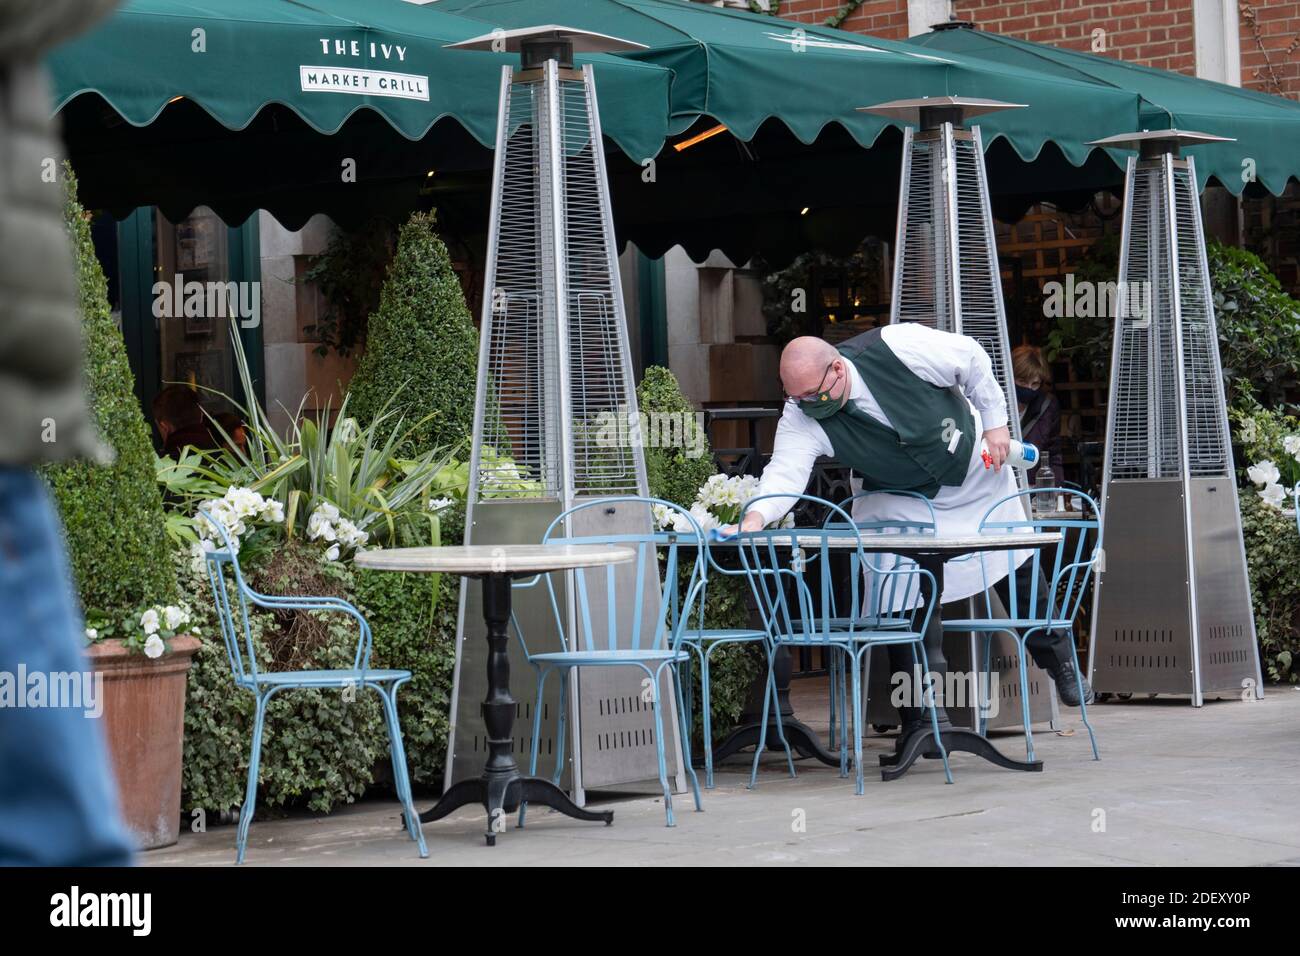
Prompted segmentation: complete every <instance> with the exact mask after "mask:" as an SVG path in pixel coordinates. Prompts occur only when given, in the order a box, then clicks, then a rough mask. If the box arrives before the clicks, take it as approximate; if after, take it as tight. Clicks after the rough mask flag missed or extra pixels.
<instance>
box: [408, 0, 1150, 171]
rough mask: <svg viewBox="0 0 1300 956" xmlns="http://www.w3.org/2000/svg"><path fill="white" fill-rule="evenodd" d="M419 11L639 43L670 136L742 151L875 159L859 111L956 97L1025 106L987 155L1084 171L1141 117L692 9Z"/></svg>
mask: <svg viewBox="0 0 1300 956" xmlns="http://www.w3.org/2000/svg"><path fill="white" fill-rule="evenodd" d="M421 9H422V10H423V11H425V12H428V13H434V12H437V11H451V12H454V13H459V14H462V15H464V16H467V17H476V18H478V19H480V20H483V21H484V22H485V23H486V24H487V25H488V26H489V27H501V28H503V29H512V28H515V27H521V26H528V25H534V24H539V23H559V24H564V25H565V26H571V27H579V28H582V29H586V30H594V31H596V32H599V33H606V34H611V35H613V36H618V37H622V38H624V39H627V40H635V41H637V42H638V43H644V44H645V45H646V46H647V47H649V49H647V50H644V51H638V52H636V53H630V54H626V55H625V57H626V58H628V59H636V60H640V61H642V62H648V63H655V64H658V65H660V66H666V67H668V68H670V69H671V70H672V71H673V84H672V115H673V122H674V128H675V130H676V131H682V130H685V129H687V128H689V127H691V126H693V125H694V124H696V123H697V121H698V120H700V118H701V117H708V118H711V119H712V120H715V121H716V122H718V123H721V124H723V125H725V126H726V127H727V128H728V130H730V131H731V133H732V135H734V136H735V137H737V138H738V139H741V140H745V141H748V140H751V139H753V138H754V136H755V135H756V134H757V132H758V130H759V128H760V127H761V126H762V125H763V124H764V123H765V122H767V121H768V120H770V119H775V120H779V121H780V122H781V123H783V124H784V125H785V126H786V127H788V128H789V130H790V131H791V133H793V135H794V136H795V137H796V138H797V139H798V140H799V141H800V142H801V143H804V144H810V143H812V142H813V141H814V140H816V139H817V138H818V136H819V135H821V134H822V132H823V131H824V130H825V129H826V127H827V126H829V125H831V124H838V125H839V126H842V127H843V128H844V129H845V130H846V131H847V132H848V133H849V135H850V136H851V137H852V138H853V140H854V141H855V142H856V143H857V144H858V145H860V146H863V147H870V146H872V145H873V144H874V143H875V142H876V138H877V137H878V136H879V135H880V134H881V132H882V131H883V130H884V129H885V128H886V127H888V126H890V125H897V124H892V123H891V121H889V120H887V119H884V118H882V117H878V116H873V115H870V114H867V113H859V112H857V111H856V110H857V107H859V106H868V105H871V104H874V103H882V102H886V101H889V100H896V99H908V98H912V97H918V96H943V95H961V96H971V97H983V98H987V99H996V100H1005V101H1008V102H1013V103H1026V104H1028V108H1026V109H1020V110H1008V111H1006V112H1002V113H997V114H993V115H989V116H985V117H981V118H980V127H981V129H982V130H983V132H984V142H985V148H986V149H987V148H989V147H990V146H992V144H993V142H994V141H995V140H997V139H999V138H1005V139H1006V140H1007V142H1008V143H1009V144H1010V145H1011V146H1012V148H1013V149H1014V150H1015V152H1016V154H1017V155H1018V156H1019V157H1020V158H1021V159H1022V160H1025V161H1032V160H1034V159H1036V158H1037V157H1038V155H1039V153H1040V152H1041V151H1042V149H1043V146H1044V144H1046V143H1048V142H1052V143H1054V144H1056V146H1057V147H1058V148H1059V149H1060V151H1061V153H1062V154H1064V156H1065V157H1066V159H1068V160H1069V161H1070V163H1072V164H1073V165H1075V166H1079V165H1082V164H1083V163H1084V162H1085V161H1086V160H1087V158H1088V155H1089V153H1091V152H1092V150H1093V148H1092V147H1090V146H1088V145H1086V144H1087V142H1088V141H1089V140H1092V139H1099V138H1101V137H1102V136H1107V135H1110V134H1111V133H1113V132H1115V123H1116V117H1117V116H1118V117H1123V116H1133V117H1136V116H1137V110H1138V105H1139V101H1138V97H1137V96H1136V94H1134V93H1132V92H1129V91H1126V90H1119V89H1105V88H1099V87H1098V85H1097V84H1096V83H1089V84H1083V83H1078V82H1075V81H1073V80H1071V79H1070V78H1068V77H1060V78H1056V77H1047V76H1044V75H1043V74H1042V72H1031V71H1028V70H1024V69H1021V68H1019V67H1016V66H1009V65H1008V66H1004V65H1001V64H998V65H990V64H989V63H988V62H987V61H984V60H977V59H973V58H968V57H964V56H961V55H959V54H951V55H950V54H948V53H947V52H939V51H920V50H918V49H916V48H915V47H914V46H912V45H910V44H906V43H897V42H893V41H889V40H878V39H876V38H874V37H869V36H862V35H860V34H856V33H847V32H844V31H841V30H836V29H832V28H829V27H822V26H817V25H814V24H807V23H796V22H794V21H790V20H782V19H778V18H774V17H770V16H765V15H762V14H753V13H747V12H745V11H740V10H732V9H720V8H717V7H711V6H707V5H704V4H699V3H691V2H689V0H437V2H436V3H432V4H429V5H426V6H424V7H422V8H421ZM485 32H486V31H485Z"/></svg>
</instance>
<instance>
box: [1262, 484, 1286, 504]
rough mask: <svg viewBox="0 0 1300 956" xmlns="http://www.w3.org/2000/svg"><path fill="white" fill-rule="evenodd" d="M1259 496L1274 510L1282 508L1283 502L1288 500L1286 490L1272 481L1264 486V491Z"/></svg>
mask: <svg viewBox="0 0 1300 956" xmlns="http://www.w3.org/2000/svg"><path fill="white" fill-rule="evenodd" d="M1259 496H1260V497H1261V498H1263V499H1264V500H1265V501H1266V502H1267V503H1268V504H1270V505H1272V506H1273V507H1274V508H1281V507H1282V502H1284V501H1285V500H1286V489H1285V488H1283V487H1282V486H1281V485H1279V484H1277V483H1276V482H1272V481H1271V482H1269V483H1268V484H1266V485H1265V486H1264V490H1263V491H1261V492H1259Z"/></svg>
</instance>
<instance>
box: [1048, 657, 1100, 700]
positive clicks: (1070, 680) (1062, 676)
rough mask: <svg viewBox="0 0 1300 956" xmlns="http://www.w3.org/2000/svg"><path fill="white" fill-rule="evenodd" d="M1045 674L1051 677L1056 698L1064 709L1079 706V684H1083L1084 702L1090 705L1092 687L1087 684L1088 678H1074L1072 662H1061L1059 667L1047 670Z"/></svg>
mask: <svg viewBox="0 0 1300 956" xmlns="http://www.w3.org/2000/svg"><path fill="white" fill-rule="evenodd" d="M1047 673H1049V674H1050V675H1052V681H1053V682H1054V683H1055V684H1056V696H1057V697H1059V698H1060V699H1061V703H1062V704H1064V705H1065V706H1066V707H1078V706H1079V684H1080V683H1082V684H1083V699H1084V701H1085V702H1086V703H1089V704H1091V703H1092V701H1093V693H1092V686H1091V685H1090V684H1089V683H1088V678H1086V677H1079V678H1076V677H1075V670H1074V661H1072V660H1065V661H1062V662H1061V664H1060V665H1059V667H1054V668H1051V669H1048V671H1047Z"/></svg>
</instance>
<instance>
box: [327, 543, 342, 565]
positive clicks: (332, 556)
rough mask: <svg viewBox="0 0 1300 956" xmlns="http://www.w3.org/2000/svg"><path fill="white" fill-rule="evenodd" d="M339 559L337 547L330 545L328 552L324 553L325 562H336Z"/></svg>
mask: <svg viewBox="0 0 1300 956" xmlns="http://www.w3.org/2000/svg"><path fill="white" fill-rule="evenodd" d="M338 559H339V546H338V545H337V544H331V545H330V546H329V550H328V551H326V552H325V560H326V561H337V560H338Z"/></svg>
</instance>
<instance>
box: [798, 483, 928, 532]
mask: <svg viewBox="0 0 1300 956" xmlns="http://www.w3.org/2000/svg"><path fill="white" fill-rule="evenodd" d="M884 495H892V496H894V497H897V498H913V499H915V500H917V501H919V502H920V503H921V504H923V505H924V506H925V513H926V515H927V517H923V518H922V517H917V518H852V519H851V520H852V522H853V524H854V525H856V526H857V527H858V529H859V530H861V531H870V532H876V533H882V534H934V533H935V531H934V527H935V517H934V505H933V503H931V501H930V499H929V498H927V497H926V496H925V495H923V494H921V493H920V492H919V491H903V490H900V489H883V490H875V491H859V492H858V493H857V494H855V495H850V496H849V497H848V498H845V499H844V500H843V501H841V502H840V503H839V507H840V509H841V510H842V511H846V512H848V513H849V514H850V515H852V514H853V505H854V503H855V502H858V501H864V500H866V499H869V498H872V497H875V498H876V499H877V500H880V499H881V497H882V496H884ZM838 517H839V516H838V515H835V514H829V515H827V516H826V522H825V525H824V526H825V527H828V528H829V527H833V526H834V524H840V525H841V526H842V522H839V520H838Z"/></svg>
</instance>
